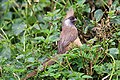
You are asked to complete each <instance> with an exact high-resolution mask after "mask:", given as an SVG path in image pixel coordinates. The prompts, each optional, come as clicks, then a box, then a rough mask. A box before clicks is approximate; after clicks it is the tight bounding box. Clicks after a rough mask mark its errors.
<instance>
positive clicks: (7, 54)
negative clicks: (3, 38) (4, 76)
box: [0, 44, 11, 58]
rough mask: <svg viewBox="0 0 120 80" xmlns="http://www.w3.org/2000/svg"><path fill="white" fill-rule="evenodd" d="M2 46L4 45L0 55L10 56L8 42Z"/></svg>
mask: <svg viewBox="0 0 120 80" xmlns="http://www.w3.org/2000/svg"><path fill="white" fill-rule="evenodd" d="M3 46H4V48H3V50H2V51H1V52H0V56H2V57H6V58H10V57H11V49H10V48H9V47H8V44H4V45H3Z"/></svg>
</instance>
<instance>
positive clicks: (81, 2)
mask: <svg viewBox="0 0 120 80" xmlns="http://www.w3.org/2000/svg"><path fill="white" fill-rule="evenodd" d="M85 1H86V0H78V4H83V3H84V2H85Z"/></svg>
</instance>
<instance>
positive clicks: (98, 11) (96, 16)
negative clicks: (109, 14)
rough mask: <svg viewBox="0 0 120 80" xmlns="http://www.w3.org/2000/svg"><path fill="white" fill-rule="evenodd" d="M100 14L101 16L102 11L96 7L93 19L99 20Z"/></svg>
mask: <svg viewBox="0 0 120 80" xmlns="http://www.w3.org/2000/svg"><path fill="white" fill-rule="evenodd" d="M102 16H103V11H102V10H101V9H98V10H96V11H95V13H94V18H95V20H96V21H97V22H99V21H100V19H101V18H102Z"/></svg>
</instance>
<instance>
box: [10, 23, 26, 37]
mask: <svg viewBox="0 0 120 80" xmlns="http://www.w3.org/2000/svg"><path fill="white" fill-rule="evenodd" d="M25 27H26V24H25V23H20V24H18V23H17V24H16V23H15V24H13V26H12V30H13V32H14V34H15V35H16V36H17V35H19V34H20V33H21V32H23V31H24V29H25Z"/></svg>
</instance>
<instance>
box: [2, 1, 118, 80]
mask: <svg viewBox="0 0 120 80" xmlns="http://www.w3.org/2000/svg"><path fill="white" fill-rule="evenodd" d="M37 1H38V2H37ZM70 7H73V9H74V11H75V16H76V18H77V22H76V27H77V29H78V31H79V37H80V39H81V42H82V43H83V46H82V47H80V48H74V49H72V50H70V51H69V52H68V54H63V55H62V56H60V57H59V60H58V61H56V63H55V64H54V65H51V66H49V67H47V68H46V69H45V70H44V71H42V72H41V71H40V68H41V67H42V65H41V63H43V62H44V61H45V60H46V59H47V58H50V57H52V56H53V55H55V54H57V45H56V42H57V41H58V40H59V34H60V31H61V25H62V24H61V23H62V20H63V18H64V16H65V15H66V11H67V10H68V9H69V8H70ZM34 69H38V73H37V75H36V76H34V77H31V78H29V79H28V80H33V79H34V80H42V79H45V80H85V79H92V78H93V79H94V80H105V79H107V80H108V79H109V80H120V2H119V0H32V1H31V0H1V1H0V80H21V79H22V78H24V77H25V76H26V74H28V73H30V72H32V71H33V70H34Z"/></svg>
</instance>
